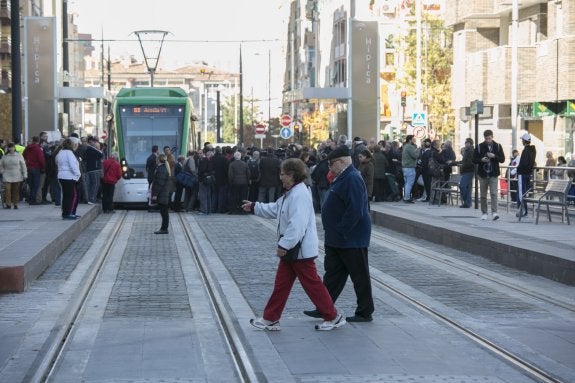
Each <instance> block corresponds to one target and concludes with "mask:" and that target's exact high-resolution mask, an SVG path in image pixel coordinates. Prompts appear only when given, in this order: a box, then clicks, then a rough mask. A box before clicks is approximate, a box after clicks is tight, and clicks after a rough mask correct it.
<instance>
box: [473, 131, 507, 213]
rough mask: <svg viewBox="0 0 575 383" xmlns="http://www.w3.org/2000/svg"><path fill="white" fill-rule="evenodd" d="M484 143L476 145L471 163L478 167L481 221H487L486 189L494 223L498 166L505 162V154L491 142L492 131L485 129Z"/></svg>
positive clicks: (496, 144)
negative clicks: (489, 198) (489, 197)
mask: <svg viewBox="0 0 575 383" xmlns="http://www.w3.org/2000/svg"><path fill="white" fill-rule="evenodd" d="M483 138H484V141H483V142H482V143H480V144H479V145H477V147H476V148H475V151H474V152H473V163H475V164H477V165H479V166H478V168H477V176H478V177H479V193H480V200H481V214H482V215H481V219H482V220H486V219H487V189H488V188H489V194H490V195H491V213H492V218H493V220H494V221H496V220H498V219H499V214H497V188H498V186H499V174H500V171H499V164H502V163H503V162H505V153H504V152H503V148H502V147H501V145H500V144H498V143H497V142H495V141H493V131H491V130H490V129H487V130H486V131H485V132H483Z"/></svg>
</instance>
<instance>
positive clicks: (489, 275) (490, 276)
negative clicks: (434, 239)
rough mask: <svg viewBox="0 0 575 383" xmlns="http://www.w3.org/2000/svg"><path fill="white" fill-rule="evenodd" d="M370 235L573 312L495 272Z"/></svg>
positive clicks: (571, 307)
mask: <svg viewBox="0 0 575 383" xmlns="http://www.w3.org/2000/svg"><path fill="white" fill-rule="evenodd" d="M371 235H372V238H375V239H378V240H380V241H383V242H387V243H389V244H390V246H391V247H392V248H402V249H404V250H407V251H409V252H410V253H413V254H417V255H418V256H422V257H425V258H427V259H431V260H433V261H435V262H439V263H441V264H443V265H447V266H449V267H451V268H454V269H457V270H460V271H464V272H467V273H469V274H471V275H473V276H476V277H480V278H483V279H486V280H488V281H490V282H494V283H497V284H499V285H501V286H505V287H507V288H509V289H511V290H514V291H516V292H519V293H522V294H524V295H527V296H529V297H531V298H535V299H538V300H540V301H543V302H546V303H550V304H553V305H555V306H558V307H561V308H563V309H566V310H569V311H572V312H575V304H573V303H569V302H566V301H562V300H559V299H556V298H553V297H550V296H549V295H546V294H543V293H541V292H538V291H534V290H532V289H529V288H528V287H526V286H523V285H521V284H519V283H513V282H510V281H508V280H506V279H505V278H501V277H498V276H496V274H497V273H496V272H493V271H490V270H486V269H485V268H482V267H481V266H476V265H473V264H470V263H468V262H465V261H461V260H459V259H457V258H453V257H450V256H448V255H445V254H441V253H438V252H436V251H433V250H428V249H427V250H425V251H422V250H421V248H420V247H418V246H416V245H411V244H408V243H405V242H404V241H399V240H396V239H394V238H392V237H390V236H388V235H385V234H383V233H376V232H373V231H372V233H371ZM446 257H448V258H449V259H446Z"/></svg>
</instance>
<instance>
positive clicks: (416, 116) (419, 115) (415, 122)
mask: <svg viewBox="0 0 575 383" xmlns="http://www.w3.org/2000/svg"><path fill="white" fill-rule="evenodd" d="M411 125H412V126H427V116H426V115H425V113H423V112H414V113H413V115H412V117H411Z"/></svg>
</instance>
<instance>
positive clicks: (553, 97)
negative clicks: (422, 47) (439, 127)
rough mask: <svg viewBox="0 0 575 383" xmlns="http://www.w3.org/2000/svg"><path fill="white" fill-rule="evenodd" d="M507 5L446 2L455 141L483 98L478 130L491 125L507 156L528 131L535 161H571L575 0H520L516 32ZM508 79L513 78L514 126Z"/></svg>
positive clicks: (466, 131)
mask: <svg viewBox="0 0 575 383" xmlns="http://www.w3.org/2000/svg"><path fill="white" fill-rule="evenodd" d="M514 1H516V0H514ZM512 5H513V2H512V1H506V0H477V1H472V2H470V1H466V0H447V2H446V11H445V20H446V23H447V24H448V25H451V26H452V27H453V33H454V38H453V45H454V60H453V61H454V65H453V70H452V84H453V88H452V94H453V107H454V108H455V109H456V112H457V113H456V115H457V116H459V121H458V123H459V124H458V128H459V129H458V131H459V135H458V138H459V139H460V140H461V141H460V142H463V140H464V139H465V137H473V134H474V124H473V118H470V117H469V116H468V115H467V113H466V112H465V111H466V109H465V108H466V107H469V106H470V103H471V102H472V101H474V100H482V101H483V103H484V105H485V111H486V112H487V113H484V116H481V118H480V119H479V129H478V130H479V131H480V132H479V134H480V138H481V137H482V135H481V132H482V131H483V130H485V129H493V130H494V132H495V139H496V140H497V141H498V142H501V143H502V144H503V145H504V147H505V150H506V153H510V151H511V149H512V148H516V147H518V146H519V147H520V146H521V145H520V142H518V138H517V137H520V136H521V133H522V132H524V131H528V132H529V133H530V134H531V136H532V137H534V139H533V141H532V142H533V143H534V144H535V146H536V148H537V152H538V156H537V164H538V165H544V163H545V153H546V152H547V151H552V152H553V153H554V155H555V157H557V156H560V155H563V156H566V157H567V158H568V159H569V158H572V157H573V142H574V135H575V128H574V126H575V76H573V71H574V69H575V0H550V1H547V0H521V2H518V3H517V8H518V17H517V34H516V36H514V34H513V28H512V26H513V20H512V18H513V12H512V11H513V7H512ZM514 47H516V49H517V56H516V57H517V69H516V70H514V68H513V49H514ZM513 76H516V83H517V88H516V95H517V96H516V99H517V104H516V105H517V106H516V110H517V116H516V123H515V129H512V127H513V125H514V124H512V118H514V116H512V109H514V108H513V107H512V106H513V105H512V101H513V100H512V96H513V93H514V92H513V91H514V89H513V84H514V81H513V80H514V79H513ZM513 130H515V134H514V132H513ZM514 138H515V141H514V140H513V139H514Z"/></svg>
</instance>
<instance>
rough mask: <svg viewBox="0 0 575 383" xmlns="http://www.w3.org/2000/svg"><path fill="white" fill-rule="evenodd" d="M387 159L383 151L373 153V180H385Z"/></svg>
mask: <svg viewBox="0 0 575 383" xmlns="http://www.w3.org/2000/svg"><path fill="white" fill-rule="evenodd" d="M387 166H388V163H387V157H386V156H385V153H383V152H382V151H379V152H375V153H373V178H375V179H385V172H386V169H387Z"/></svg>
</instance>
